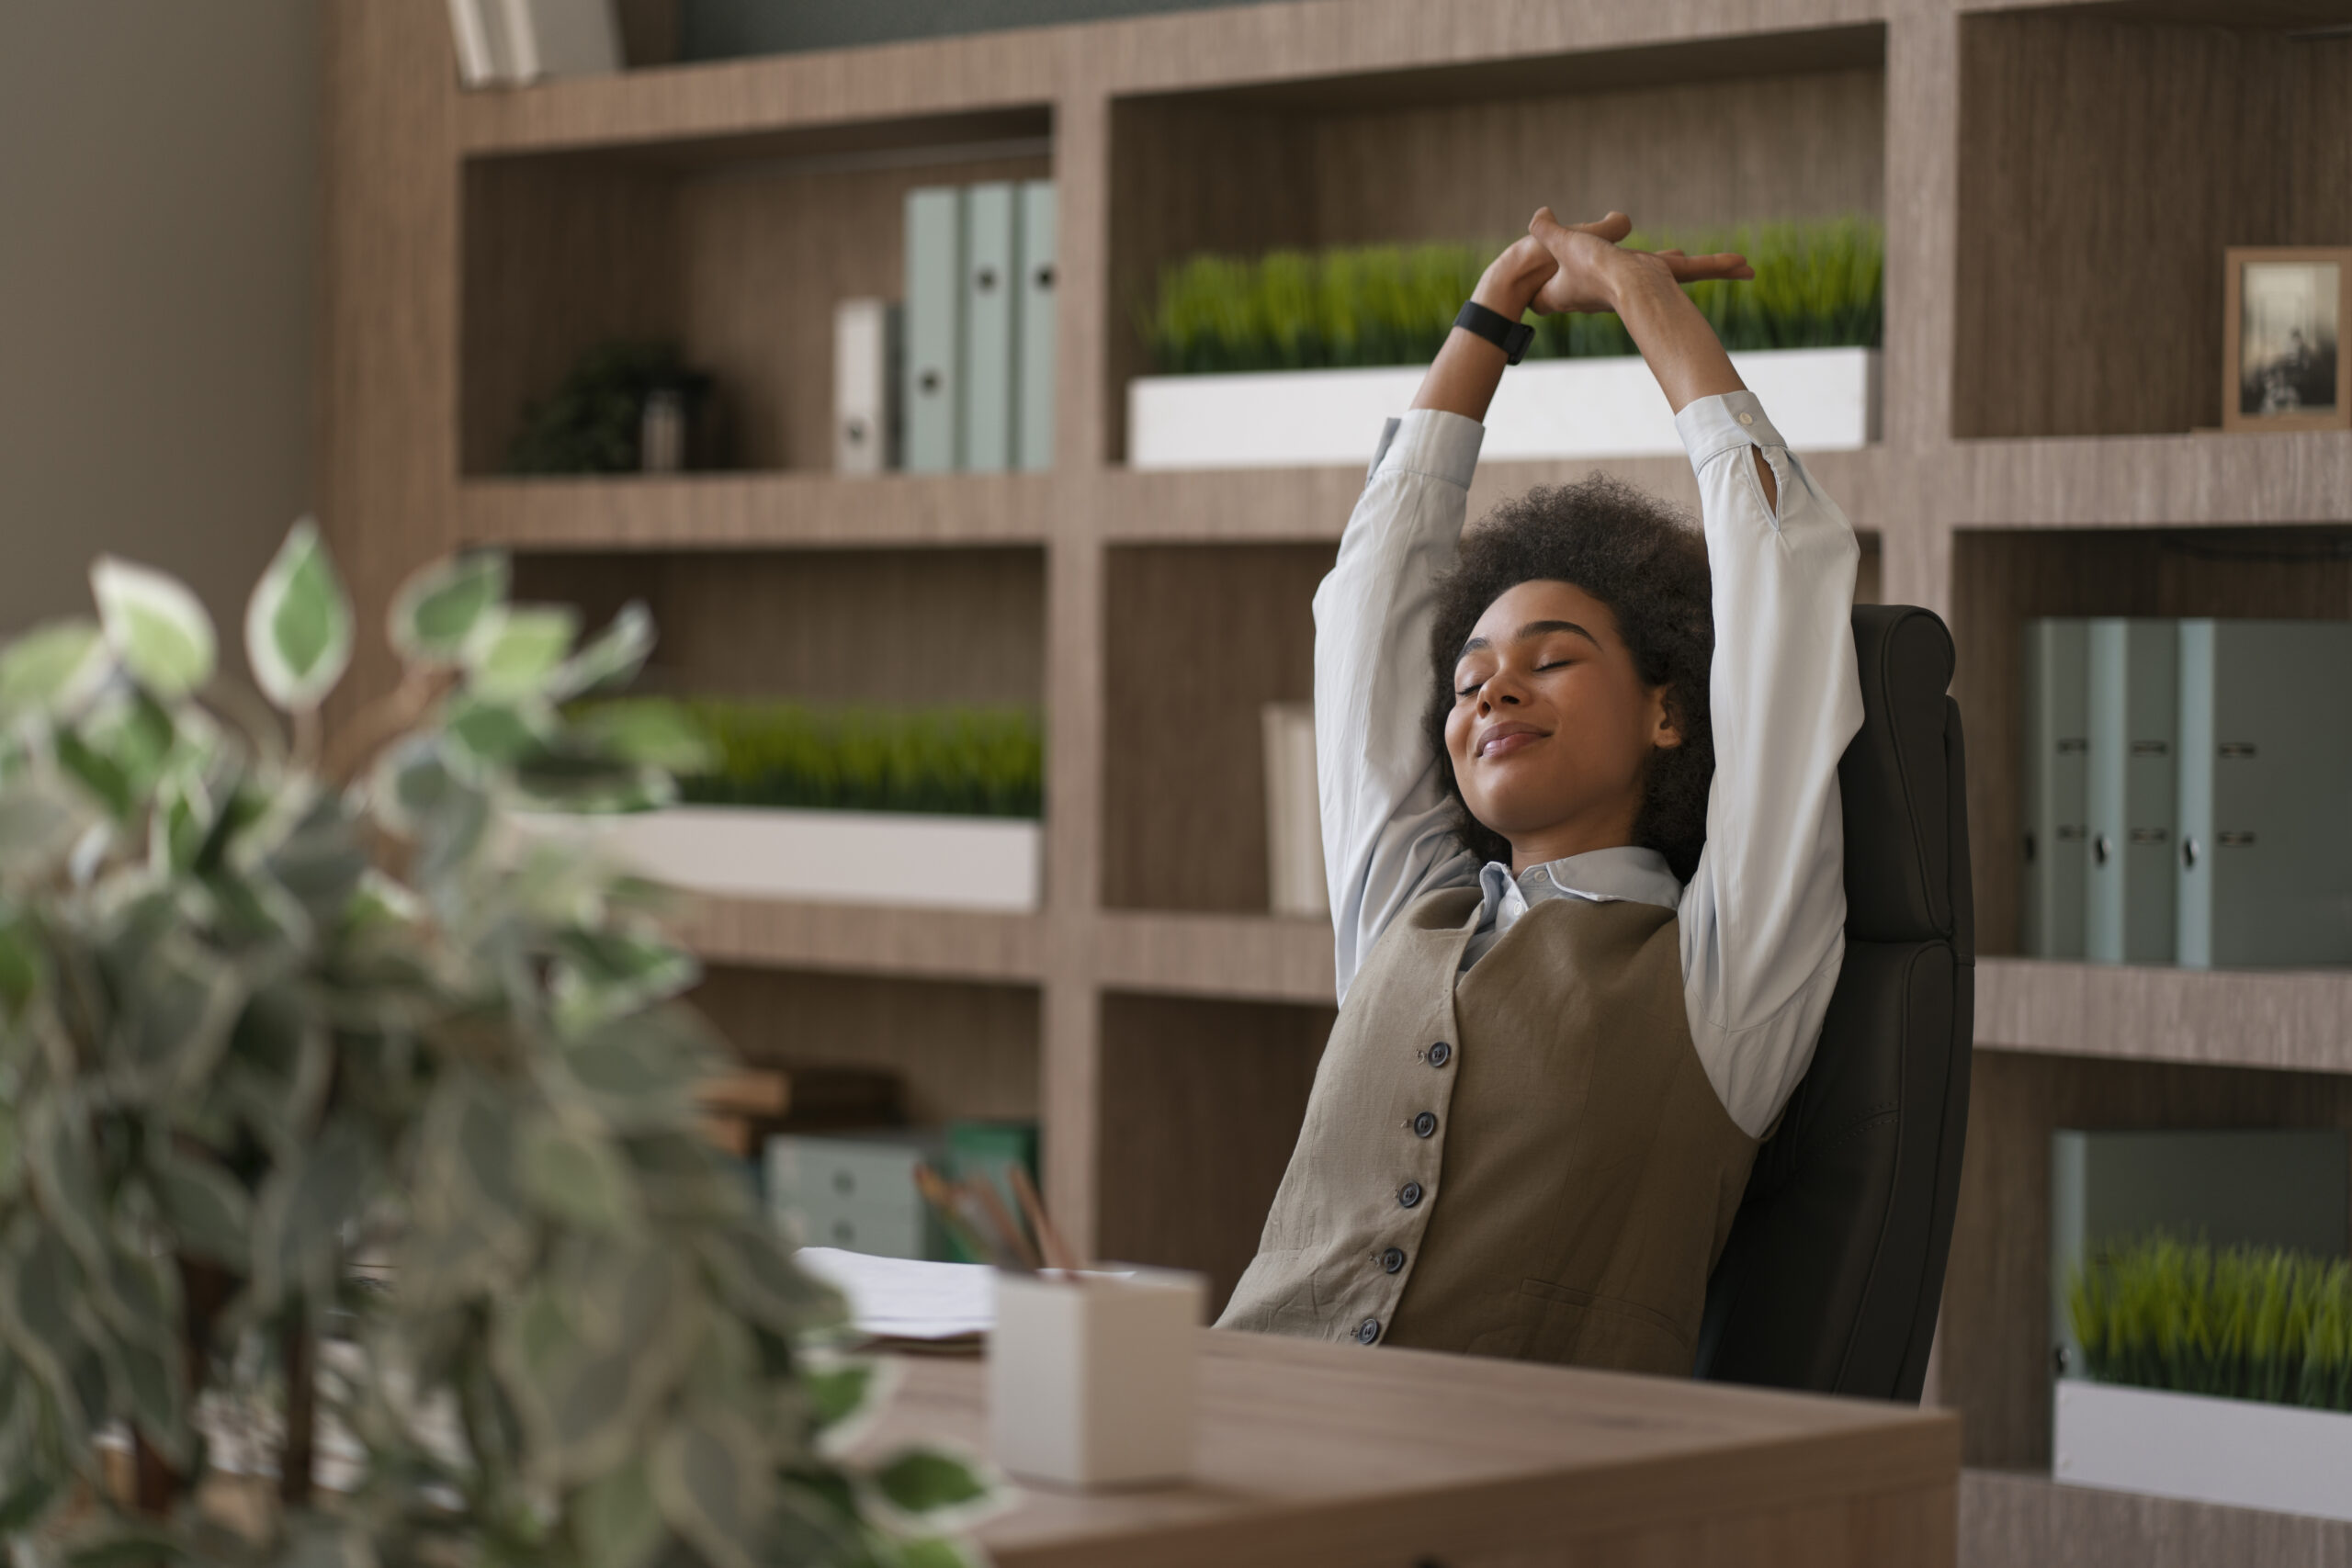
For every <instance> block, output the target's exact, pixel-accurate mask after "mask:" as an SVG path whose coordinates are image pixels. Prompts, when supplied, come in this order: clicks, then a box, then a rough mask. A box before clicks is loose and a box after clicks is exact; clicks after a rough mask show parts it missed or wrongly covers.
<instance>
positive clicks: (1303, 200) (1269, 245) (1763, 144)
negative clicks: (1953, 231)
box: [1103, 24, 1886, 463]
mask: <svg viewBox="0 0 2352 1568" xmlns="http://www.w3.org/2000/svg"><path fill="white" fill-rule="evenodd" d="M1885 124H1886V72H1885V30H1884V28H1883V27H1882V26H1878V25H1874V24H1872V25H1863V26H1859V27H1844V28H1821V29H1818V30H1815V31H1810V32H1804V33H1783V34H1771V35H1762V36H1758V37H1755V38H1750V39H1737V40H1729V39H1708V40H1704V41H1701V42H1692V43H1687V44H1682V45H1679V46H1673V47H1652V48H1646V49H1641V50H1635V51H1613V52H1607V51H1597V52H1593V53H1588V54H1581V55H1560V56H1550V57H1539V58H1522V59H1518V60H1513V61H1510V62H1507V63H1506V62H1481V63H1479V64H1476V65H1475V66H1472V65H1447V66H1439V67H1431V68H1430V69H1427V70H1422V71H1388V72H1384V73H1380V74H1378V75H1377V76H1353V77H1350V76H1329V77H1321V78H1317V79H1315V80H1312V81H1300V82H1273V83H1258V84H1252V85H1248V86H1242V87H1228V88H1223V89H1218V90H1213V91H1201V92H1192V93H1171V94H1160V95H1154V96H1136V97H1123V98H1118V99H1115V100H1114V103H1113V105H1112V121H1111V138H1112V145H1111V186H1110V188H1111V208H1110V229H1111V232H1110V240H1111V250H1110V272H1109V276H1108V284H1109V288H1108V295H1107V299H1106V303H1107V306H1108V309H1109V312H1110V314H1109V321H1108V327H1109V330H1108V331H1107V333H1106V336H1105V347H1106V352H1107V354H1108V359H1107V361H1106V366H1105V369H1106V373H1107V374H1106V380H1105V387H1106V389H1108V391H1109V394H1110V406H1109V407H1108V408H1106V409H1105V410H1104V411H1103V412H1104V413H1105V415H1106V421H1105V425H1106V433H1107V441H1108V446H1107V450H1106V453H1105V456H1106V457H1108V459H1109V460H1110V461H1111V462H1113V463H1118V462H1121V461H1124V458H1125V450H1126V445H1125V444H1126V436H1125V387H1126V384H1127V382H1128V381H1129V379H1130V378H1134V377H1136V376H1138V375H1142V374H1146V373H1148V371H1149V370H1150V369H1151V368H1152V367H1150V366H1148V364H1147V363H1146V355H1145V349H1144V345H1143V344H1142V343H1141V342H1140V341H1139V338H1138V335H1137V333H1136V331H1135V329H1134V327H1133V325H1132V323H1133V321H1134V320H1135V319H1136V313H1137V312H1138V311H1139V310H1141V309H1143V308H1145V306H1146V304H1147V302H1148V299H1149V298H1150V296H1151V294H1152V291H1153V290H1154V288H1155V287H1156V283H1157V278H1158V276H1159V270H1160V268H1161V267H1162V266H1163V265H1167V264H1169V263H1170V262H1173V261H1176V260H1178V259H1180V258H1182V257H1183V256H1186V255H1189V254H1195V253H1199V252H1204V251H1214V252H1222V253H1225V254H1241V255H1254V254H1262V253H1264V252H1267V251H1271V250H1275V249H1282V248H1306V249H1317V248H1322V247H1327V246H1334V245H1350V244H1363V243H1419V242H1427V241H1453V242H1470V243H1483V242H1485V241H1487V240H1490V239H1491V240H1496V241H1498V242H1499V241H1500V240H1503V239H1507V238H1509V237H1510V236H1511V235H1514V234H1518V233H1521V232H1522V231H1524V230H1525V228H1526V225H1527V220H1528V217H1529V214H1530V212H1531V211H1532V202H1533V201H1534V200H1535V199H1536V198H1534V197H1531V196H1530V195H1529V192H1531V191H1540V192H1542V193H1543V197H1544V199H1546V200H1548V201H1550V202H1551V204H1552V205H1553V207H1554V208H1555V209H1556V210H1558V211H1559V212H1561V213H1562V214H1564V215H1566V216H1569V217H1571V218H1574V217H1582V216H1593V217H1597V216H1599V215H1600V213H1602V212H1604V211H1606V210H1608V209H1610V208H1612V207H1615V208H1621V209H1624V210H1626V211H1628V212H1630V213H1632V214H1633V216H1634V219H1635V220H1636V221H1637V222H1639V223H1641V224H1643V225H1645V226H1646V227H1648V228H1651V229H1653V230H1657V229H1668V228H1679V229H1691V228H1699V227H1713V226H1717V225H1723V224H1728V223H1732V222H1736V221H1740V220H1781V219H1808V218H1833V217H1840V216H1846V215H1849V214H1854V215H1862V216H1876V215H1879V214H1881V213H1883V211H1884V209H1885V184H1886V180H1885ZM1726 149H1729V150H1730V152H1729V155H1728V159H1727V158H1726V152H1725V150H1726ZM1236 168H1247V169H1249V170H1250V171H1251V178H1250V180H1248V181H1247V182H1241V183H1237V182H1235V181H1234V180H1232V179H1231V178H1230V177H1229V175H1228V171H1230V170H1232V169H1236ZM1588 209H1589V213H1588ZM1374 434H1376V432H1375V433H1374ZM1369 449H1370V448H1369V444H1368V443H1367V447H1366V450H1367V454H1368V453H1369Z"/></svg>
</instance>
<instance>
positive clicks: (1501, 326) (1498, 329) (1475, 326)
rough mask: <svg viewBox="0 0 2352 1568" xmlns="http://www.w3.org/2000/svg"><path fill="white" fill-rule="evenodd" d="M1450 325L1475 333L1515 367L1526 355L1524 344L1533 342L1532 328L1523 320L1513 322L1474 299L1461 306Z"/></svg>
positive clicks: (1533, 333) (1533, 330)
mask: <svg viewBox="0 0 2352 1568" xmlns="http://www.w3.org/2000/svg"><path fill="white" fill-rule="evenodd" d="M1453 324H1454V325H1455V326H1457V327H1460V328H1462V329H1463V330H1464V332H1473V333H1477V334H1478V335H1479V336H1480V337H1482V338H1485V339H1486V340H1487V342H1488V343H1490V344H1494V345H1495V346H1496V347H1497V348H1499V349H1501V350H1502V351H1503V353H1504V354H1505V355H1509V356H1510V363H1511V364H1513V365H1516V364H1518V363H1519V362H1520V361H1521V359H1523V358H1525V357H1526V355H1527V345H1528V344H1531V343H1533V342H1534V341H1535V329H1534V328H1533V327H1532V326H1531V325H1530V324H1528V323H1527V322H1525V321H1512V320H1511V319H1510V317H1509V316H1506V315H1504V314H1503V313H1502V312H1501V311H1500V310H1487V308H1486V307H1485V306H1484V305H1481V304H1479V303H1478V301H1476V299H1473V300H1471V301H1470V302H1469V303H1468V304H1466V305H1464V306H1463V307H1462V313H1461V314H1460V315H1458V316H1456V317H1454V318H1453Z"/></svg>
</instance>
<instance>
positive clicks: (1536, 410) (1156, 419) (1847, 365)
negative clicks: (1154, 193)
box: [1127, 219, 1885, 468]
mask: <svg viewBox="0 0 2352 1568" xmlns="http://www.w3.org/2000/svg"><path fill="white" fill-rule="evenodd" d="M1626 243H1627V244H1629V245H1632V246H1634V247H1635V248H1637V249H1643V250H1658V249H1664V248H1667V247H1668V246H1671V245H1679V246H1681V247H1682V248H1683V249H1685V250H1689V251H1691V252H1694V253H1695V252H1700V251H1737V252H1740V253H1741V254H1745V255H1746V256H1747V258H1748V260H1749V261H1750V262H1751V263H1752V264H1753V265H1754V266H1755V268H1756V277H1755V280H1754V281H1752V282H1744V283H1729V282H1705V283H1695V284H1691V285H1688V286H1687V287H1688V288H1689V290H1690V292H1691V296H1692V298H1693V299H1695V300H1696V301H1697V303H1698V305H1699V308H1700V309H1701V310H1703V311H1704V312H1705V313H1706V315H1707V318H1708V320H1709V321H1712V322H1713V324H1714V328H1715V331H1716V333H1717V334H1718V335H1719V336H1721V338H1722V339H1723V342H1724V346H1725V347H1726V348H1728V349H1730V350H1731V353H1732V359H1733V362H1734V363H1735V364H1736V365H1737V367H1739V372H1740V375H1741V377H1742V378H1743V379H1745V380H1746V381H1747V384H1748V386H1749V387H1750V388H1751V389H1753V390H1754V391H1755V392H1756V393H1757V395H1758V397H1760V398H1762V399H1763V400H1764V403H1765V406H1766V407H1768V408H1770V410H1772V417H1773V420H1774V423H1776V424H1778V425H1779V427H1780V429H1781V434H1783V435H1784V436H1786V437H1787V439H1788V440H1789V442H1790V444H1791V445H1792V446H1799V447H1804V448H1806V449H1810V450H1835V449H1839V448H1850V447H1859V446H1866V445H1868V444H1869V443H1870V442H1871V441H1873V440H1876V439H1877V436H1878V402H1879V399H1878V363H1879V352H1878V345H1879V341H1880V337H1881V335H1882V331H1883V315H1884V308H1883V301H1884V293H1883V276H1884V265H1883V261H1884V254H1885V234H1884V231H1883V228H1882V227H1881V226H1880V225H1879V224H1878V223H1877V222H1875V221H1872V220H1861V219H1841V220H1832V221H1826V222H1814V223H1804V224H1792V223H1778V224H1763V225H1751V226H1744V227H1741V228H1737V229H1733V230H1728V231H1721V232H1713V233H1704V234H1690V235H1679V236H1664V235H1635V236H1634V237H1632V238H1630V239H1628V240H1627V241H1626ZM1498 248H1499V247H1487V248H1484V249H1480V248H1476V247H1472V246H1468V245H1421V246H1415V247H1410V248H1404V247H1398V246H1393V245H1374V246H1359V247H1353V248H1347V249H1339V250H1329V251H1323V252H1318V253H1316V254H1304V253H1300V252H1295V251H1289V252H1284V251H1278V252H1275V253H1273V254H1269V255H1266V256H1262V257H1259V258H1256V259H1254V260H1242V259H1237V258H1232V257H1227V256H1216V255H1204V256H1193V257H1190V258H1188V259H1186V260H1184V261H1182V262H1180V263H1177V264H1176V265H1172V266H1170V268H1168V269H1167V270H1166V271H1165V272H1164V273H1163V274H1162V275H1161V276H1160V279H1159V292H1158V295H1157V297H1156V298H1155V299H1154V300H1153V302H1152V304H1151V307H1150V309H1149V310H1148V312H1147V313H1146V314H1145V315H1144V317H1143V319H1142V321H1141V323H1140V329H1141V332H1142V335H1143V338H1144V346H1145V348H1146V351H1147V353H1148V355H1149V357H1150V360H1151V363H1152V366H1153V367H1154V369H1155V370H1156V371H1157V372H1158V374H1155V375H1151V376H1145V377H1138V378H1136V379H1135V380H1133V381H1130V382H1129V383H1128V385H1127V433H1128V434H1127V457H1128V462H1129V464H1130V466H1132V467H1134V468H1256V467H1291V466H1296V465H1306V464H1317V463H1353V464H1362V463H1363V462H1364V461H1366V460H1367V459H1368V458H1370V457H1371V456H1372V446H1373V443H1374V438H1375V437H1376V436H1377V435H1378V434H1379V432H1380V427H1381V422H1382V421H1383V420H1384V419H1385V418H1387V417H1388V416H1389V415H1391V414H1393V413H1396V412H1397V411H1398V410H1400V409H1403V408H1404V407H1405V406H1406V405H1407V404H1408V403H1409V402H1410V401H1411V400H1412V396H1413V390H1414V389H1415V387H1416V386H1418V385H1419V381H1420V377H1421V372H1422V371H1423V370H1424V369H1425V368H1426V367H1428V365H1429V362H1430V359H1431V358H1432V357H1434V356H1435V355H1436V353H1437V351H1438V347H1439V345H1440V344H1442V343H1443V342H1444V341H1445V336H1446V333H1448V332H1450V331H1452V330H1453V316H1454V312H1455V311H1457V310H1460V309H1461V308H1462V302H1463V301H1464V299H1469V298H1470V295H1471V291H1472V290H1473V289H1474V288H1476V285H1477V281H1478V275H1479V272H1480V271H1481V269H1483V268H1484V267H1485V265H1487V260H1488V259H1489V258H1490V257H1491V256H1492V255H1493V254H1494V251H1495V250H1496V249H1498ZM1486 424H1487V435H1486V439H1485V442H1484V444H1483V445H1482V446H1481V448H1480V452H1481V455H1482V456H1484V457H1488V458H1495V457H1502V458H1545V457H1636V456H1641V455H1645V454H1669V455H1674V456H1679V455H1680V453H1681V451H1682V443H1681V441H1680V439H1679V437H1678V436H1677V435H1676V434H1675V431H1674V417H1673V414H1672V412H1671V411H1670V410H1668V407H1667V403H1666V399H1665V396H1664V394H1662V393H1660V392H1659V391H1658V390H1657V385H1656V383H1655V381H1654V380H1653V379H1652V378H1651V377H1650V375H1649V373H1648V372H1647V371H1646V370H1645V369H1644V368H1643V366H1642V364H1641V361H1640V360H1639V359H1638V358H1637V357H1634V344H1633V340H1632V339H1631V338H1630V337H1628V336H1627V335H1626V333H1625V329H1624V327H1623V324H1622V323H1621V322H1620V321H1618V320H1617V318H1616V317H1614V316H1609V315H1595V316H1585V315H1577V316H1547V317H1543V318H1540V319H1539V320H1538V321H1537V322H1536V335H1535V341H1534V343H1533V344H1532V345H1531V347H1530V349H1529V351H1528V357H1527V362H1526V363H1525V364H1523V365H1521V366H1520V367H1518V368H1517V369H1516V370H1514V371H1512V373H1511V374H1510V375H1509V376H1507V377H1505V378H1503V383H1502V387H1501V389H1499V390H1498V392H1497V393H1496V396H1495V400H1494V405H1493V407H1492V408H1491V409H1489V410H1488V412H1487V420H1486Z"/></svg>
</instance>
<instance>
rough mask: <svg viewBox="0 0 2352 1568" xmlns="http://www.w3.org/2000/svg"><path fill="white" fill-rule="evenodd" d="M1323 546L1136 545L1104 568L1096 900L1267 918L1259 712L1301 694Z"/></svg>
mask: <svg viewBox="0 0 2352 1568" xmlns="http://www.w3.org/2000/svg"><path fill="white" fill-rule="evenodd" d="M1335 553H1336V552H1335V550H1334V548H1333V547H1331V546H1330V545H1328V544H1253V545H1136V546H1121V547H1116V548H1114V549H1112V550H1111V551H1109V552H1108V560H1107V563H1106V566H1105V569H1104V585H1103V586H1104V592H1103V598H1104V616H1103V688H1104V711H1103V905H1104V907H1105V908H1113V909H1150V910H1168V911H1193V912H1200V913H1209V912H1215V913H1223V914H1245V915H1257V914H1263V913H1265V912H1266V910H1267V908H1268V905H1267V881H1266V784H1265V761H1264V743H1263V741H1262V739H1261V729H1260V724H1261V720H1260V710H1261V707H1262V706H1263V705H1265V704H1267V703H1271V702H1300V701H1305V700H1306V699H1308V698H1310V697H1312V696H1313V695H1314V691H1315V618H1314V612H1313V609H1312V604H1313V600H1314V597H1315V585H1316V584H1317V583H1318V582H1320V581H1322V580H1323V577H1324V574H1325V573H1327V572H1329V570H1331V562H1332V559H1333V558H1334V556H1335Z"/></svg>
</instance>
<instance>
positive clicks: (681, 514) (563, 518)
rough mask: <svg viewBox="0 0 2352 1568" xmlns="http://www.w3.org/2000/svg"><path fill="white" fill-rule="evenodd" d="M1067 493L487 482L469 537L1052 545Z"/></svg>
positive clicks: (977, 481) (740, 480) (1017, 481)
mask: <svg viewBox="0 0 2352 1568" xmlns="http://www.w3.org/2000/svg"><path fill="white" fill-rule="evenodd" d="M1057 493H1058V492H1057V491H1056V489H1055V487H1054V483H1053V481H1052V479H1049V478H1047V477H1046V476H1045V475H1042V474H953V475H945V474H942V475H931V474H890V475H887V476H883V477H878V478H868V477H854V476H853V477H842V476H836V475H832V474H815V473H807V474H774V473H770V474H688V475H681V476H677V477H674V478H668V477H664V478H656V477H651V476H648V477H645V478H636V477H629V478H618V479H611V478H607V479H476V480H473V481H471V482H469V483H467V484H464V485H461V486H459V487H458V537H459V538H460V539H462V540H463V541H464V542H465V543H467V544H471V545H503V546H506V547H510V548H514V549H519V550H528V549H534V548H539V549H549V550H596V549H606V550H655V549H676V550H702V549H724V548H728V547H734V548H738V549H804V548H811V547H841V546H862V547H867V548H878V547H886V546H887V547H923V546H928V545H941V544H1014V543H1018V544H1034V545H1042V544H1043V543H1045V540H1046V534H1047V533H1048V531H1049V529H1050V526H1051V521H1050V519H1051V513H1052V510H1053V508H1054V507H1055V504H1056V501H1055V498H1056V496H1057Z"/></svg>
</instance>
